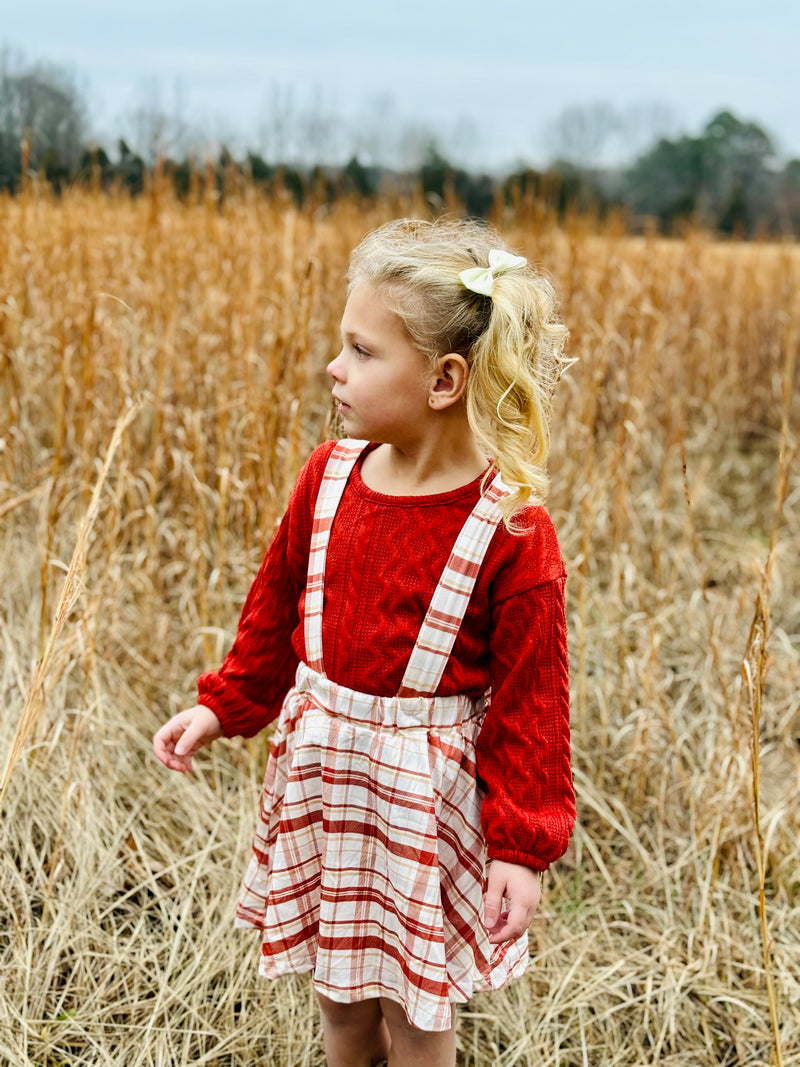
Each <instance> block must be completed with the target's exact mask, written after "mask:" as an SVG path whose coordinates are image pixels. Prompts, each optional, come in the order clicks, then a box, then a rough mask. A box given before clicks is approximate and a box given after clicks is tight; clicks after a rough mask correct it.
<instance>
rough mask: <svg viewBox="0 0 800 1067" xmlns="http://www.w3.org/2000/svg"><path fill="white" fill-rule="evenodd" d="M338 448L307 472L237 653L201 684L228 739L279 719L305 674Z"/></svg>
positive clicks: (248, 603)
mask: <svg viewBox="0 0 800 1067" xmlns="http://www.w3.org/2000/svg"><path fill="white" fill-rule="evenodd" d="M334 444H335V442H329V443H327V444H326V445H322V446H320V448H318V449H317V450H316V451H315V452H314V453H313V455H312V456H311V459H310V460H309V461H308V463H307V464H306V466H305V467H304V468H303V470H302V471H301V474H300V477H299V478H298V480H297V484H296V486H295V488H294V490H293V492H292V496H291V499H290V501H289V506H288V508H287V510H286V514H285V515H284V516H283V518H282V520H281V523H280V525H279V527H278V529H277V531H276V533H275V536H274V538H273V539H272V543H271V544H270V546H269V548H268V550H267V553H266V556H265V557H264V561H263V563H262V564H261V568H260V570H259V572H258V574H257V575H256V579H255V581H254V582H253V584H252V586H251V588H250V592H249V593H248V594H247V599H246V600H245V604H244V608H243V609H242V614H241V618H240V619H239V627H238V630H237V633H236V639H235V641H234V642H233V647H232V648H231V650H230V652H229V653H228V655H227V657H226V658H225V662H224V663H223V664H222V666H221V667H220V669H219V670H217V671H209V672H207V673H206V674H203V675H201V676H200V678H199V679H198V682H197V691H198V701H199V703H201V704H204V705H205V706H206V707H208V708H211V710H212V711H213V712H214V714H215V715H216V716H217V718H218V719H219V721H220V723H221V725H222V730H223V733H224V734H225V736H226V737H234V736H236V735H239V734H240V735H243V736H244V737H252V736H253V735H254V734H257V733H258V732H259V730H262V729H263V728H264V727H265V726H267V725H268V724H269V723H270V722H272V721H273V720H274V719H276V718H277V717H278V714H279V712H280V710H281V705H282V704H283V699H284V697H285V696H286V694H287V692H288V691H289V689H290V687H291V685H292V682H293V680H294V675H295V671H296V670H297V663H298V659H297V654H296V653H295V650H294V648H293V646H292V635H293V634H294V631H295V630H296V628H297V627H298V625H299V623H300V618H299V610H298V609H299V601H300V596H301V593H302V592H303V589H304V588H305V580H306V571H307V567H308V548H309V542H310V539H311V526H312V520H313V512H314V501H315V500H316V495H317V491H318V489H319V483H320V481H321V478H322V472H323V470H324V468H325V463H326V462H327V458H328V455H329V454H330V451H331V449H332V448H333V445H334Z"/></svg>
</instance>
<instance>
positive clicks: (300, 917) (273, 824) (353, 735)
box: [236, 663, 528, 1030]
mask: <svg viewBox="0 0 800 1067" xmlns="http://www.w3.org/2000/svg"><path fill="white" fill-rule="evenodd" d="M482 717H483V702H482V701H481V702H475V701H473V700H471V699H469V698H467V697H463V696H456V697H430V696H415V697H375V696H370V695H367V694H364V693H358V692H356V691H354V690H352V689H347V688H345V687H343V686H339V685H336V684H335V683H333V682H331V681H330V680H329V679H328V678H326V677H325V676H324V675H323V674H322V673H320V672H318V671H315V670H312V669H311V668H310V667H308V666H306V665H305V664H302V663H301V664H300V666H299V667H298V670H297V677H296V680H295V685H294V687H293V688H292V689H291V690H290V692H289V694H288V695H287V697H286V700H285V701H284V705H283V709H282V712H281V715H280V718H279V720H278V725H277V729H276V734H275V738H274V742H273V746H272V751H271V754H270V757H269V761H268V765H267V770H266V776H265V780H264V789H263V794H262V799H261V808H260V814H259V819H258V826H257V829H256V835H255V839H254V843H253V853H252V856H251V860H250V864H249V867H248V870H247V873H246V876H245V884H244V888H243V890H242V895H241V898H240V902H239V907H238V910H237V918H236V925H237V926H250V927H256V928H258V929H259V930H260V931H261V932H262V951H261V961H260V966H259V971H260V973H261V974H262V975H264V976H265V977H269V978H274V977H277V976H278V975H280V974H286V973H299V972H307V971H311V972H313V981H314V985H315V987H316V988H317V989H318V990H319V992H320V993H322V994H324V995H325V996H327V997H329V998H330V999H331V1000H335V1001H340V1002H353V1001H360V1000H365V999H367V998H370V997H388V998H390V999H392V1000H395V1001H397V1002H399V1003H400V1004H401V1005H402V1006H403V1008H404V1010H405V1012H406V1015H407V1016H408V1019H409V1021H410V1022H411V1023H412V1024H413V1025H414V1026H417V1027H418V1028H420V1029H423V1030H447V1029H449V1028H450V1026H451V1023H452V1016H451V1008H450V1005H451V1003H463V1002H465V1001H467V1000H468V999H469V998H470V997H471V996H472V994H473V993H476V992H479V991H481V990H488V989H497V988H499V987H500V986H502V985H504V984H505V983H506V982H508V981H509V980H510V979H512V978H515V977H517V976H518V975H520V974H522V972H523V971H524V970H525V967H526V965H527V962H528V941H527V934H523V935H522V936H521V937H519V938H518V939H517V940H515V941H512V942H507V943H506V944H503V945H492V944H490V943H489V940H488V935H487V932H486V929H485V927H484V924H483V895H484V892H485V888H486V854H485V845H484V842H483V838H482V836H481V831H480V807H481V793H480V790H479V787H478V783H477V778H476V767H475V741H476V739H477V735H478V731H479V729H480V724H481V721H482Z"/></svg>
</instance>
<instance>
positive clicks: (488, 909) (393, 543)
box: [154, 220, 575, 1067]
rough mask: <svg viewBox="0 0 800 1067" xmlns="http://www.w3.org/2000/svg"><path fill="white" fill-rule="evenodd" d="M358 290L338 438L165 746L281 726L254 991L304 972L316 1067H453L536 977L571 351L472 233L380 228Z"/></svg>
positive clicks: (273, 758)
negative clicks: (554, 517)
mask: <svg viewBox="0 0 800 1067" xmlns="http://www.w3.org/2000/svg"><path fill="white" fill-rule="evenodd" d="M348 278H349V290H348V299H347V304H346V307H345V310H344V315H343V317H342V326H341V333H342V349H341V351H340V353H339V355H338V356H336V358H335V359H334V360H333V362H332V363H330V364H329V366H328V373H329V374H330V377H331V380H332V393H333V397H334V400H335V401H336V404H337V405H338V411H339V415H340V416H341V421H342V423H343V426H344V430H345V432H346V433H347V437H348V439H346V440H344V441H340V442H338V443H337V442H328V443H326V444H324V445H322V446H320V447H319V448H318V449H317V450H316V451H315V452H314V453H313V454H312V456H311V458H310V459H309V461H308V463H307V464H306V466H305V467H304V469H303V471H302V472H301V474H300V477H299V479H298V482H297V485H296V486H295V489H294V491H293V493H292V497H291V499H290V501H289V506H288V510H287V512H286V514H285V516H284V518H283V520H282V522H281V524H280V526H279V528H278V531H277V533H276V534H275V537H274V540H273V541H272V544H271V546H270V548H269V550H268V552H267V554H266V558H265V559H264V562H263V564H262V567H261V570H260V571H259V574H258V576H257V577H256V579H255V582H254V584H253V586H252V588H251V590H250V593H249V595H248V597H247V601H246V603H245V606H244V610H243V612H242V617H241V620H240V622H239V630H238V633H237V636H236V640H235V642H234V645H233V648H232V649H231V651H230V653H229V655H228V657H227V659H226V660H225V662H224V664H223V665H222V667H221V668H220V670H219V671H216V672H212V673H209V674H205V675H203V676H202V677H201V678H200V681H199V686H198V688H199V703H198V704H197V706H196V707H194V708H191V709H189V710H188V711H183V712H180V713H179V714H177V715H175V716H174V717H173V718H172V719H171V720H170V721H169V722H168V723H167V724H166V725H165V726H164V727H162V729H161V730H159V731H158V733H157V734H156V736H155V740H154V746H155V751H156V755H157V756H158V758H159V759H160V760H161V761H162V762H163V763H164V764H166V766H167V767H170V768H172V769H173V770H176V771H188V770H190V769H191V764H192V755H193V754H194V753H195V752H197V750H198V749H200V748H201V747H202V746H203V745H206V744H208V743H209V742H210V741H212V740H213V739H214V738H217V737H219V736H221V735H223V734H224V735H225V736H228V737H230V736H233V735H236V734H241V735H244V736H245V737H249V736H251V735H253V734H255V733H256V732H257V731H259V730H261V729H263V727H264V726H266V725H267V723H270V722H272V721H273V720H274V719H276V718H277V719H278V723H277V728H276V732H275V736H274V741H273V745H272V750H271V754H270V757H269V762H268V765H267V771H266V777H265V781H264V789H263V795H262V801H261V809H260V817H259V821H258V826H257V829H256V834H255V840H254V846H253V854H252V857H251V861H250V865H249V868H248V871H247V874H246V878H245V884H244V888H243V891H242V895H241V899H240V903H239V909H238V914H237V925H246V926H252V927H256V928H257V929H258V930H260V931H261V938H262V949H261V964H260V972H261V974H263V975H265V976H267V977H275V976H277V975H279V974H283V973H286V972H302V971H311V972H313V979H314V987H315V989H316V992H317V996H318V998H319V1003H320V1006H321V1010H322V1019H323V1032H324V1041H325V1049H326V1054H327V1058H328V1064H329V1065H330V1067H358V1065H364V1067H366V1065H368V1064H376V1063H378V1062H380V1061H382V1060H384V1059H386V1058H387V1057H388V1063H389V1065H390V1067H410V1065H413V1064H425V1065H426V1067H438V1065H442V1067H444V1065H448V1067H449V1065H452V1064H453V1063H454V1062H455V1035H454V1027H453V1009H452V1005H453V1004H455V1003H464V1002H465V1001H467V1000H468V999H469V997H471V996H472V994H473V993H475V992H477V991H480V990H488V989H498V988H500V987H501V986H503V985H505V983H506V982H507V981H509V980H510V979H511V978H514V977H516V976H517V975H519V974H521V973H522V972H523V970H524V969H525V966H526V964H527V960H528V946H527V929H528V926H529V924H530V922H531V919H532V918H533V914H534V912H535V910H536V907H537V905H538V903H539V895H540V882H539V876H540V874H541V872H542V871H544V870H545V869H546V868H547V867H548V865H549V864H550V863H551V862H552V861H553V860H555V859H557V858H558V857H559V856H560V855H561V854H562V853H563V852H564V850H565V849H566V847H567V841H568V838H569V834H570V831H571V829H572V824H573V820H574V814H575V807H574V794H573V789H572V778H571V773H570V762H569V708H568V684H567V650H566V626H565V618H564V568H563V563H562V560H561V555H560V552H559V548H558V543H557V541H556V537H555V533H554V531H553V527H552V525H551V522H550V519H549V517H548V515H547V513H546V511H545V510H544V509H543V507H542V506H541V501H542V499H543V497H544V494H545V491H546V488H547V478H546V475H545V471H544V465H545V462H546V459H547V455H548V450H549V435H548V423H549V415H550V400H551V396H552V391H553V388H554V385H555V383H556V381H557V378H558V375H559V372H560V370H561V368H562V350H563V345H564V341H565V337H566V330H565V329H564V327H563V326H561V325H559V324H558V323H557V322H556V321H554V316H553V308H554V299H553V294H552V290H551V288H550V286H549V285H548V283H547V282H546V281H545V280H544V279H543V278H542V277H540V276H539V275H537V274H536V273H535V272H534V271H533V270H532V269H531V267H530V266H529V265H528V264H527V262H526V260H525V259H523V258H522V257H520V256H515V255H513V254H511V253H510V252H509V251H508V249H506V248H505V247H503V245H502V242H501V240H500V238H499V237H498V236H497V234H495V233H493V232H492V231H490V230H488V229H486V228H484V227H481V226H478V225H476V224H472V223H461V222H440V223H424V222H416V221H409V220H405V221H401V222H395V223H391V224H389V225H386V226H383V227H381V228H380V229H378V230H376V231H375V232H373V233H371V234H370V235H368V236H367V237H366V238H365V240H364V241H363V242H362V243H361V244H360V245H359V246H358V248H357V249H356V250H355V252H354V253H353V256H352V260H351V266H350V272H349V276H348ZM487 457H491V458H487Z"/></svg>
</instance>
